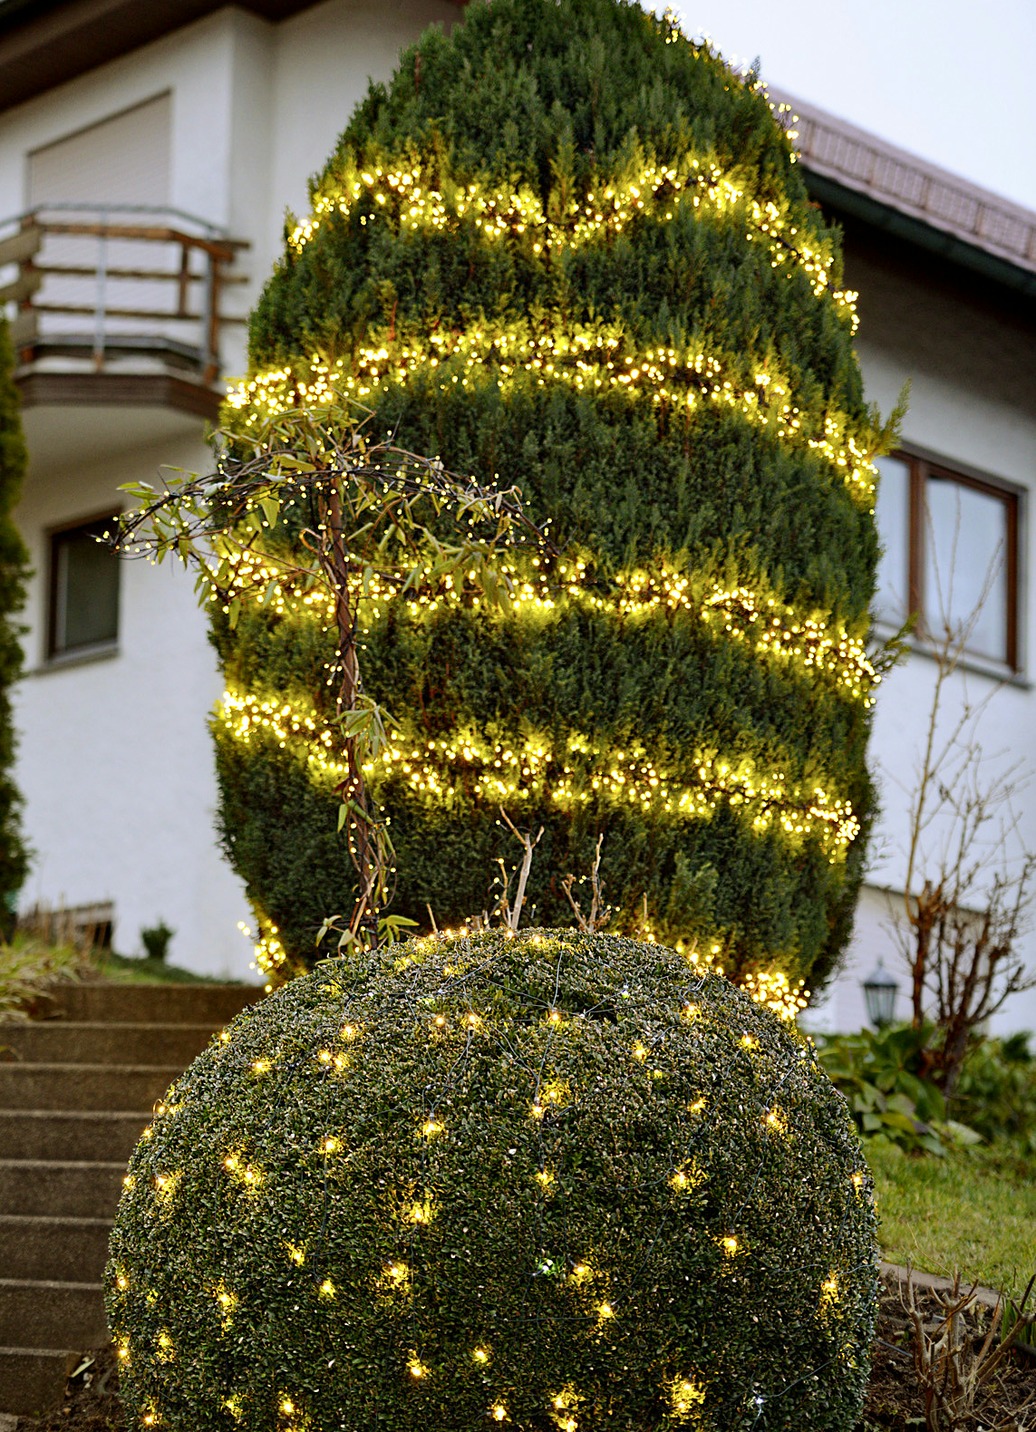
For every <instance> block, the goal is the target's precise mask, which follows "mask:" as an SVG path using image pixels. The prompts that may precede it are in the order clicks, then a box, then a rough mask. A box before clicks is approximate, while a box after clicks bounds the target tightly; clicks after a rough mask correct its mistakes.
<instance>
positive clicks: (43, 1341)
mask: <svg viewBox="0 0 1036 1432" xmlns="http://www.w3.org/2000/svg"><path fill="white" fill-rule="evenodd" d="M107 1338H108V1324H107V1321H106V1319H105V1316H104V1298H103V1295H102V1292H101V1285H100V1283H57V1282H38V1283H37V1282H28V1281H26V1282H20V1281H18V1280H17V1279H14V1278H0V1346H3V1347H13V1346H14V1345H15V1343H19V1344H20V1345H21V1346H22V1347H39V1348H47V1347H54V1346H55V1344H56V1345H57V1346H59V1347H61V1346H65V1345H67V1344H68V1343H71V1344H72V1345H73V1347H97V1346H99V1345H100V1344H101V1343H103V1342H105V1341H107Z"/></svg>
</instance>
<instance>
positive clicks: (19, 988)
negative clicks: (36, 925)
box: [0, 934, 89, 1020]
mask: <svg viewBox="0 0 1036 1432" xmlns="http://www.w3.org/2000/svg"><path fill="white" fill-rule="evenodd" d="M88 964H89V961H88V957H87V956H86V954H85V953H84V952H83V951H82V950H77V949H75V948H74V947H73V946H71V945H48V944H45V943H44V942H43V941H40V940H37V939H34V938H32V937H31V936H26V935H17V934H16V935H15V936H14V937H13V938H12V939H11V940H3V941H0V1020H2V1019H12V1018H19V1017H22V1016H24V1014H25V1012H26V1010H28V1009H29V1008H31V1006H32V1005H33V1003H34V1002H35V1001H36V1000H38V999H39V998H40V996H41V995H43V994H45V993H46V991H47V990H48V988H50V987H51V986H52V985H55V984H60V983H62V982H63V981H67V980H78V979H81V978H82V977H83V975H84V973H85V972H86V970H87V968H88Z"/></svg>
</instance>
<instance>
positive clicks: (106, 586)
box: [52, 518, 119, 654]
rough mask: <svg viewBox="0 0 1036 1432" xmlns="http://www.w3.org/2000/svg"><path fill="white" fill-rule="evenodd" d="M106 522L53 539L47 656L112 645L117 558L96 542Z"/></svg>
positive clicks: (116, 618) (116, 604) (116, 630)
mask: <svg viewBox="0 0 1036 1432" xmlns="http://www.w3.org/2000/svg"><path fill="white" fill-rule="evenodd" d="M111 526H112V521H111V519H110V518H109V519H102V520H101V521H99V522H91V523H88V524H87V525H86V526H84V527H77V528H75V529H74V530H72V531H70V532H59V533H58V534H57V535H56V536H55V537H54V538H53V539H52V541H53V549H52V550H53V563H54V568H53V570H54V587H53V592H54V613H53V627H52V630H53V653H54V654H57V653H60V652H65V651H77V650H79V649H80V648H82V647H89V646H98V645H100V644H102V643H108V642H113V641H115V639H116V637H117V636H118V633H119V559H118V558H117V557H116V556H115V555H114V553H113V552H111V551H110V550H109V549H108V548H107V547H106V546H104V545H103V544H102V543H100V542H98V541H97V540H96V538H97V537H99V536H101V535H102V534H103V533H104V532H106V531H107V530H108V529H109V528H110V527H111Z"/></svg>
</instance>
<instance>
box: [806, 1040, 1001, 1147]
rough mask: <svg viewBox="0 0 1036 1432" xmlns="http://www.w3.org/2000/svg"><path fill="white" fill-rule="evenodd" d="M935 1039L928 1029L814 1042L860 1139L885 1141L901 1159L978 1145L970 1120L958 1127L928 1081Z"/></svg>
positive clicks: (935, 1087) (956, 1119) (933, 1086)
mask: <svg viewBox="0 0 1036 1432" xmlns="http://www.w3.org/2000/svg"><path fill="white" fill-rule="evenodd" d="M938 1038H939V1032H938V1030H936V1029H935V1028H934V1026H933V1025H930V1024H926V1025H922V1027H921V1028H920V1029H915V1028H914V1027H913V1026H912V1025H909V1024H894V1025H890V1026H889V1027H888V1028H887V1029H881V1030H878V1031H877V1032H875V1031H874V1030H871V1029H861V1030H860V1031H859V1033H858V1034H828V1035H821V1036H820V1037H819V1039H818V1043H819V1049H820V1063H821V1064H822V1065H823V1068H824V1072H825V1073H826V1074H827V1076H828V1078H829V1079H830V1080H831V1082H832V1083H833V1084H834V1086H835V1088H836V1089H838V1090H839V1092H840V1093H842V1094H844V1096H845V1098H846V1099H847V1100H848V1103H849V1108H850V1109H851V1111H852V1115H853V1119H854V1121H855V1123H856V1127H857V1129H858V1130H859V1132H860V1133H861V1134H862V1135H863V1136H864V1137H865V1138H882V1139H886V1140H888V1142H890V1143H893V1144H896V1145H898V1147H899V1148H901V1149H903V1150H904V1151H905V1152H906V1153H912V1154H919V1153H930V1154H938V1155H940V1156H941V1155H943V1154H945V1153H946V1150H947V1147H950V1146H952V1145H954V1144H957V1145H961V1146H963V1147H968V1146H970V1145H972V1144H976V1143H980V1142H981V1139H980V1137H979V1134H978V1133H977V1132H976V1130H975V1128H973V1127H971V1124H972V1120H971V1119H969V1120H968V1123H967V1124H964V1123H961V1122H960V1118H962V1117H963V1114H960V1113H959V1111H958V1109H957V1108H956V1107H955V1108H954V1110H953V1112H954V1113H955V1114H957V1117H956V1118H951V1117H950V1112H949V1111H948V1110H947V1105H946V1098H945V1096H944V1095H943V1092H942V1090H941V1089H940V1088H939V1086H938V1085H937V1084H936V1083H934V1082H933V1080H932V1078H931V1058H930V1056H931V1052H932V1049H933V1047H934V1043H935V1041H937V1040H938ZM987 1072H989V1073H991V1072H992V1071H991V1070H990V1071H987Z"/></svg>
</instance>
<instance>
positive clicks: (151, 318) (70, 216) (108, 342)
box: [0, 204, 248, 419]
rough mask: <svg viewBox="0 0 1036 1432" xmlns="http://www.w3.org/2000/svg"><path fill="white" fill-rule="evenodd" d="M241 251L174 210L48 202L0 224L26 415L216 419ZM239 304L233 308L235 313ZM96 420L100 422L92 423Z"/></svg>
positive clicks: (240, 318) (2, 296)
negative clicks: (68, 411) (85, 412)
mask: <svg viewBox="0 0 1036 1432" xmlns="http://www.w3.org/2000/svg"><path fill="white" fill-rule="evenodd" d="M246 247H247V244H245V243H243V242H241V241H240V240H235V239H231V238H228V237H227V236H226V234H224V233H223V232H222V231H221V230H219V229H217V228H216V227H215V226H214V225H211V224H209V223H207V222H206V221H204V220H202V219H197V218H194V217H192V216H190V215H187V214H183V213H180V212H178V211H175V210H168V209H163V210H157V209H150V208H144V207H139V206H128V205H115V204H112V205H108V206H105V207H96V208H88V207H85V206H83V205H81V204H47V205H46V206H44V207H40V208H38V209H36V210H34V211H33V212H31V213H28V214H23V215H20V216H19V217H17V218H15V219H12V220H8V221H7V222H6V223H0V303H3V304H4V305H5V307H6V309H7V312H8V315H9V318H10V326H11V339H12V342H13V345H14V350H15V379H16V382H17V383H18V387H19V389H20V390H21V394H22V402H23V405H24V406H25V408H26V409H32V408H38V407H41V406H44V405H48V406H60V407H63V408H64V407H69V406H79V405H93V406H98V405H100V406H104V407H116V408H119V409H124V408H126V407H127V406H129V407H137V408H147V409H151V410H154V409H156V408H157V409H164V410H166V411H169V410H174V411H178V412H180V413H181V414H185V415H191V416H193V417H195V418H197V417H203V418H208V419H213V418H215V416H216V414H217V412H218V409H219V404H220V400H221V398H222V396H223V388H222V387H221V385H220V382H219V378H220V373H221V345H223V344H225V342H226V338H227V329H228V326H229V325H233V324H242V323H244V321H245V319H244V315H243V314H241V313H240V312H238V313H235V312H233V308H234V305H233V304H232V301H231V300H232V297H233V291H234V287H235V286H236V285H241V284H244V283H247V281H248V280H247V276H246V275H244V274H240V273H237V272H235V271H234V268H233V265H234V261H235V258H236V256H237V254H238V252H239V251H240V250H241V249H243V248H246ZM239 307H240V306H239ZM98 416H99V415H98Z"/></svg>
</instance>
